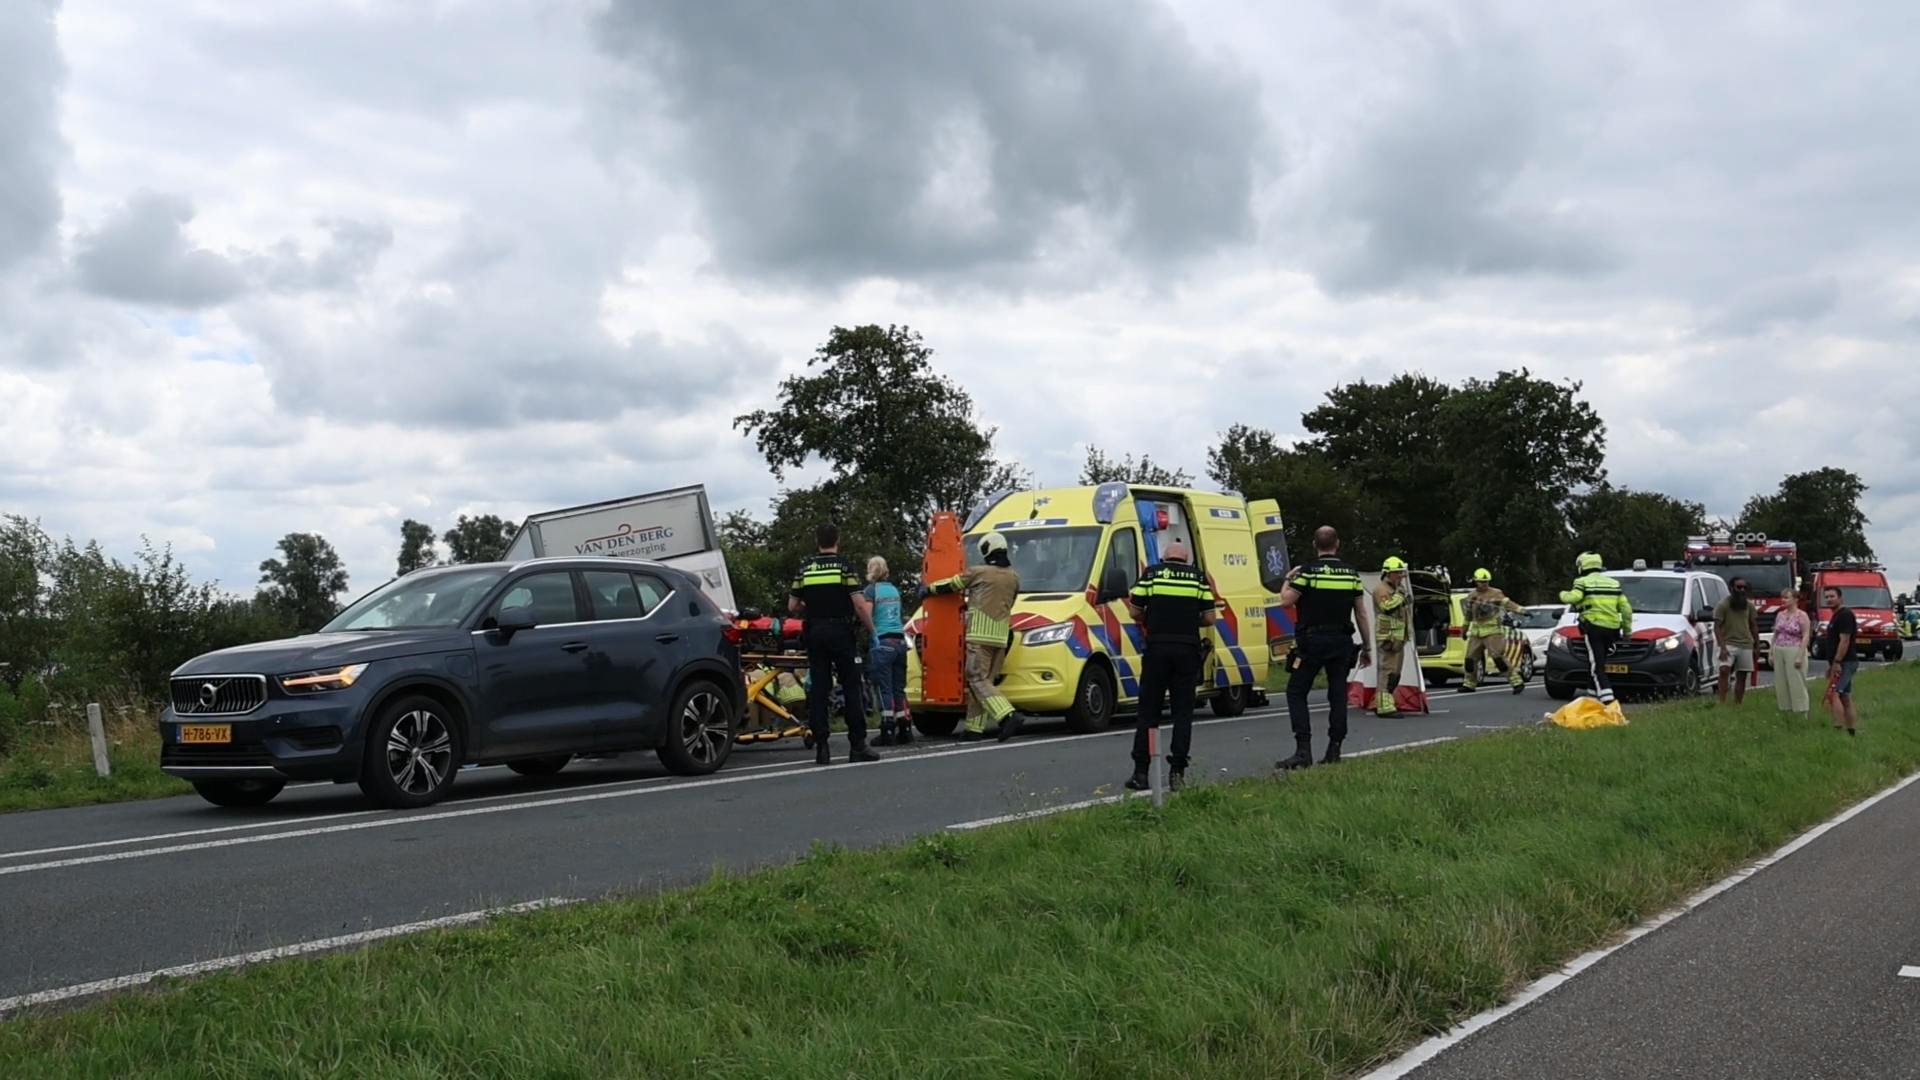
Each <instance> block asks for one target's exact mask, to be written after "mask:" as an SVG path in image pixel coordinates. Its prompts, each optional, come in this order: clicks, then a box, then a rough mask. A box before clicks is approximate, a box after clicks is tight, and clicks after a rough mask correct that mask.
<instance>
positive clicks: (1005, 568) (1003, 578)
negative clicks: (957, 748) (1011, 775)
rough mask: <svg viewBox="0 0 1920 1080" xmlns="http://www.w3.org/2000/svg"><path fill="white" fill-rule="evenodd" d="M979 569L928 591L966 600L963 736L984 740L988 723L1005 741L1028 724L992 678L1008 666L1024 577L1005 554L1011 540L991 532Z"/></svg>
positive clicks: (931, 586)
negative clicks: (960, 595) (1016, 605)
mask: <svg viewBox="0 0 1920 1080" xmlns="http://www.w3.org/2000/svg"><path fill="white" fill-rule="evenodd" d="M979 551H980V560H981V565H979V566H970V567H968V568H967V569H966V570H965V571H964V572H963V573H960V574H956V575H955V576H953V577H950V578H948V579H946V580H945V581H935V582H932V583H930V584H928V586H927V591H928V592H929V593H936V594H937V593H950V592H951V593H964V594H965V595H966V598H967V722H966V730H965V731H964V732H963V733H962V734H961V736H960V738H961V741H963V742H977V741H979V740H980V739H982V738H984V737H985V733H986V727H987V722H988V721H989V720H991V721H992V722H993V723H995V724H997V725H999V731H998V733H997V734H996V735H995V738H996V739H998V740H999V741H1000V742H1006V741H1007V740H1008V739H1011V738H1013V736H1014V733H1015V732H1017V731H1019V730H1020V726H1021V725H1022V724H1024V723H1025V722H1026V718H1025V717H1023V716H1021V715H1020V714H1019V713H1017V712H1014V711H1013V703H1012V702H1010V701H1008V700H1007V699H1006V698H1005V697H1004V696H1002V695H1001V693H1000V690H999V688H998V687H996V686H995V685H994V680H995V679H998V678H999V677H1000V666H1001V665H1002V664H1003V663H1005V662H1006V659H1007V648H1008V646H1009V645H1011V644H1012V641H1013V627H1012V624H1011V622H1010V620H1011V619H1012V617H1013V601H1014V599H1015V598H1016V597H1017V596H1019V594H1020V575H1019V574H1016V573H1014V571H1013V562H1012V559H1011V558H1010V557H1009V555H1008V554H1007V538H1006V537H1005V536H1002V535H1000V534H999V533H997V532H990V533H988V534H986V535H985V536H982V537H981V538H980V540H979Z"/></svg>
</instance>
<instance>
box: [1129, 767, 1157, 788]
mask: <svg viewBox="0 0 1920 1080" xmlns="http://www.w3.org/2000/svg"><path fill="white" fill-rule="evenodd" d="M1152 786H1153V785H1152V784H1151V783H1150V782H1149V781H1148V780H1147V770H1145V769H1135V770H1134V771H1133V775H1132V776H1129V777H1127V790H1128V791H1145V790H1147V789H1148V788H1150V787H1152Z"/></svg>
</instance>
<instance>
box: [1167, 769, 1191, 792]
mask: <svg viewBox="0 0 1920 1080" xmlns="http://www.w3.org/2000/svg"><path fill="white" fill-rule="evenodd" d="M1186 786H1187V770H1185V769H1175V770H1173V771H1172V772H1170V773H1168V774H1167V790H1168V791H1179V790H1180V789H1181V788H1183V787H1186Z"/></svg>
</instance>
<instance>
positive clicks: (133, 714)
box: [0, 707, 193, 813]
mask: <svg viewBox="0 0 1920 1080" xmlns="http://www.w3.org/2000/svg"><path fill="white" fill-rule="evenodd" d="M51 716H52V717H53V719H51V720H50V721H48V722H47V723H46V724H45V725H44V726H36V727H35V728H33V729H30V731H29V732H28V733H27V734H26V735H25V736H24V737H23V738H21V739H20V740H19V741H18V744H17V745H15V746H14V747H13V748H12V750H11V752H9V753H8V754H6V755H5V756H0V813H4V812H7V811H12V810H46V809H50V808H53V807H59V806H87V805H91V804H93V803H109V802H124V801H126V800H129V799H155V798H159V797H161V796H165V795H179V794H182V793H185V792H189V791H192V790H193V788H192V787H191V786H190V785H188V784H187V783H186V782H185V781H181V780H176V779H174V778H173V777H171V776H168V775H167V774H166V773H163V772H161V771H160V733H159V730H158V729H157V728H156V727H155V726H154V724H153V723H152V720H151V718H150V717H149V715H148V711H147V710H143V709H135V708H119V707H115V708H110V709H108V711H107V716H108V725H107V760H108V762H109V764H111V765H112V769H111V770H109V771H110V773H111V775H110V776H108V777H107V778H106V779H101V778H100V777H99V776H97V775H95V773H94V771H93V746H92V743H91V742H90V741H89V740H88V738H87V727H86V718H85V714H84V713H83V712H81V711H80V710H79V709H77V708H69V709H63V710H56V711H55V712H53V713H52V714H51Z"/></svg>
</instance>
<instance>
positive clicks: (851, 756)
mask: <svg viewBox="0 0 1920 1080" xmlns="http://www.w3.org/2000/svg"><path fill="white" fill-rule="evenodd" d="M847 760H848V761H879V760H880V755H879V754H876V753H874V752H873V751H871V750H869V749H867V744H866V743H854V744H853V749H851V750H848V751H847Z"/></svg>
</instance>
